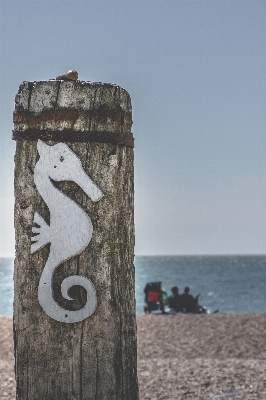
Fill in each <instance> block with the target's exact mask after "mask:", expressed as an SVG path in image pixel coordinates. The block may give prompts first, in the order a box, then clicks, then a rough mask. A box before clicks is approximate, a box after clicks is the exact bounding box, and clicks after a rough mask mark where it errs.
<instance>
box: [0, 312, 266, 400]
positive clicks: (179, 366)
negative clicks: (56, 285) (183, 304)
mask: <svg viewBox="0 0 266 400" xmlns="http://www.w3.org/2000/svg"><path fill="white" fill-rule="evenodd" d="M137 324H138V378H139V389H140V400H142V399H151V400H152V399H153V400H155V399H156V400H157V399H159V400H164V399H165V400H166V399H167V400H176V399H180V400H182V399H202V400H208V399H213V400H214V399H215V400H218V399H243V400H249V399H250V400H251V399H260V400H266V313H258V314H257V313H248V314H212V315H140V314H138V315H137ZM12 334H13V333H12V317H11V316H1V317H0V399H1V400H2V399H10V400H11V399H12V400H14V399H15V378H14V373H13V371H14V358H13V341H12ZM103 400H105V399H103ZM106 400H107V399H106ZM125 400H126V399H125Z"/></svg>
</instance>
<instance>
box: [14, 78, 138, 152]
mask: <svg viewBox="0 0 266 400" xmlns="http://www.w3.org/2000/svg"><path fill="white" fill-rule="evenodd" d="M77 78H78V74H77V72H76V71H68V72H67V73H65V74H61V75H59V76H58V77H57V78H56V79H55V80H49V81H35V82H28V81H25V82H23V83H22V84H21V85H20V87H19V90H18V93H17V95H16V98H15V111H14V118H13V121H14V131H13V139H15V140H37V139H42V140H55V141H65V142H87V141H94V142H106V143H113V144H120V145H125V146H129V147H134V139H133V135H132V133H131V126H132V107H131V100H130V96H129V94H128V92H127V91H126V90H124V89H122V88H121V87H120V86H117V85H115V84H110V83H101V82H85V81H80V80H77Z"/></svg>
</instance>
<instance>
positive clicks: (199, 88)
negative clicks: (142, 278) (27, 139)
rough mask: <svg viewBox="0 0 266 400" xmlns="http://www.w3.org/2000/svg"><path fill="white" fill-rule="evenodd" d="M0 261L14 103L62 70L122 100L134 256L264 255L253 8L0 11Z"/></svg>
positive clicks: (52, 6) (135, 5) (265, 104)
mask: <svg viewBox="0 0 266 400" xmlns="http://www.w3.org/2000/svg"><path fill="white" fill-rule="evenodd" d="M0 18H1V20H0V77H1V79H0V81H1V83H0V91H1V93H0V122H1V123H0V135H1V136H0V138H1V141H0V146H1V153H0V157H1V171H0V206H1V209H0V228H1V230H0V235H1V236H0V256H2V257H7V256H13V255H14V246H15V245H14V228H13V207H14V198H13V171H14V153H15V142H14V141H12V140H11V137H12V129H13V123H12V113H13V110H14V98H15V95H16V93H17V90H18V87H19V85H20V83H21V82H23V81H37V80H48V79H51V78H55V77H56V76H57V75H58V74H60V73H63V72H65V71H67V70H69V69H75V70H76V71H78V73H79V79H81V80H87V81H96V82H106V83H116V84H118V85H119V86H122V87H123V88H124V89H126V90H127V91H128V92H129V94H130V96H131V100H132V106H133V122H134V123H133V126H132V132H133V133H134V137H135V230H136V247H135V254H136V255H159V254H161V255H163V254H172V255H174V254H176V255H178V254H188V255H190V254H266V161H265V153H266V79H265V74H266V23H265V21H266V3H265V1H264V0H261V1H259V0H258V1H257V0H249V1H246V0H240V1H238V0H229V1H228V0H217V1H214V0H212V1H211V0H210V1H205V0H200V1H190V0H180V1H178V0H175V1H173V0H149V1H147V0H141V1H127V0H123V1H122V0H121V1H117V0H116V1H113V0H108V1H102V0H97V1H90V0H89V1H83V0H76V1H68V0H63V1H62V0H54V1H49V0H46V1H45V0H35V1H29V0H24V1H23V0H18V1H14V0H0Z"/></svg>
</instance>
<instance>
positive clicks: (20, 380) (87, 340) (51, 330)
mask: <svg viewBox="0 0 266 400" xmlns="http://www.w3.org/2000/svg"><path fill="white" fill-rule="evenodd" d="M96 104H98V105H99V104H100V105H101V107H103V108H104V107H105V105H106V108H107V109H108V110H109V111H110V110H113V111H114V110H116V109H118V110H120V111H119V112H120V113H118V114H116V113H115V112H114V114H112V113H111V112H110V113H109V111H108V113H109V114H108V115H113V117H112V118H113V119H112V120H109V119H108V118H109V117H108V118H107V117H106V118H105V117H104V118H103V120H102V122H101V115H99V107H98V106H96ZM97 107H98V108H97ZM67 110H70V111H71V110H72V111H73V113H71V112H70V114H69V118H65V116H66V115H68V114H67ZM89 110H93V112H92V113H91V114H90V113H87V114H86V112H87V111H89ZM59 112H61V114H59ZM122 114H123V115H124V119H123V121H122V119H121V115H122ZM60 115H61V116H60ZM73 115H75V116H77V119H76V120H75V121H74V120H73ZM86 118H87V119H86ZM110 118H111V117H110ZM121 121H122V122H121ZM131 122H132V119H131V104H130V98H129V95H128V94H127V92H126V91H124V90H123V89H121V88H119V87H117V86H116V85H105V84H93V83H91V82H79V81H77V82H61V81H48V82H24V83H23V84H22V86H21V87H20V89H19V94H18V95H17V97H16V111H15V115H14V123H15V129H18V130H19V129H22V130H25V129H27V128H33V127H34V128H37V129H40V130H42V129H47V128H49V129H50V130H53V129H56V130H60V129H64V127H66V126H67V127H68V128H69V127H70V128H71V129H73V135H74V134H75V129H77V130H82V129H85V130H88V129H90V130H92V129H94V130H95V132H100V131H101V129H102V130H104V131H105V132H106V131H109V132H113V131H114V130H116V131H117V129H120V132H122V133H123V132H127V133H128V132H129V130H130V128H131ZM47 143H48V144H50V145H53V144H55V142H52V141H48V142H47ZM67 145H68V146H69V147H70V148H71V149H72V150H73V151H74V152H75V153H76V154H77V155H78V157H79V158H80V160H81V162H82V166H83V168H84V170H85V171H86V173H87V174H88V175H89V176H90V178H91V179H92V180H93V181H94V182H95V183H97V185H98V186H99V187H100V189H101V190H102V191H103V193H104V197H103V198H102V199H101V201H100V202H98V203H93V202H92V201H91V200H90V199H89V198H88V197H87V196H86V195H85V193H84V192H83V191H82V189H81V188H80V187H79V186H77V185H76V184H75V183H73V182H60V183H56V185H57V186H58V187H59V188H60V190H62V191H63V192H64V193H65V194H66V195H67V196H69V197H71V198H72V199H73V200H74V201H76V202H77V203H78V204H79V205H80V206H81V207H82V208H83V209H84V210H85V212H87V213H88V214H89V216H90V218H91V220H92V223H93V227H94V232H93V236H92V240H91V242H90V243H89V245H88V247H87V248H86V249H85V250H84V251H83V252H82V253H81V254H80V255H79V256H76V257H74V258H73V259H70V260H68V261H66V262H64V263H62V264H61V265H60V266H59V267H58V268H57V270H56V272H55V274H54V294H55V299H56V301H57V302H58V303H59V304H60V305H61V306H62V307H64V308H66V309H72V310H76V309H79V308H81V307H82V306H83V305H84V301H85V299H86V293H84V290H82V288H81V287H74V288H73V289H71V291H70V295H71V296H72V297H74V298H75V301H73V302H72V301H69V300H66V299H64V298H63V297H62V295H61V289H60V285H61V282H62V281H63V279H64V278H65V277H66V276H70V275H73V274H78V275H84V276H86V277H87V278H89V279H90V280H91V281H92V282H93V284H94V286H95V288H96V293H97V309H96V311H95V313H94V314H93V315H92V316H91V317H89V318H87V319H86V320H84V321H82V322H78V323H73V324H65V323H60V322H57V321H55V320H54V319H52V318H50V317H49V316H48V315H47V314H45V312H44V311H43V309H42V308H41V306H40V304H39V302H38V294H37V292H38V283H39V279H40V276H41V273H42V270H43V268H44V265H45V262H46V260H47V257H48V255H49V245H47V246H45V247H44V248H42V249H41V250H39V251H37V252H36V253H34V254H32V255H31V254H30V245H31V241H30V238H31V236H32V233H31V228H32V221H33V215H34V212H35V211H38V212H39V213H40V214H41V215H42V216H43V217H44V219H45V220H46V221H47V222H48V223H49V209H48V208H47V206H46V204H45V203H44V201H43V200H42V198H41V196H40V195H39V193H38V191H37V189H36V187H35V185H34V181H33V171H34V167H35V164H36V161H37V159H38V153H37V148H36V147H37V142H36V141H29V140H20V141H17V148H16V156H15V233H16V258H15V273H14V286H15V291H14V343H15V359H16V366H15V371H16V381H17V399H19V400H25V399H28V400H40V399H42V400H52V399H53V400H54V399H58V400H61V399H62V400H76V399H77V400H87V399H88V400H89V399H94V400H100V399H101V400H103V399H108V400H109V399H110V400H111V399H117V400H122V399H123V400H136V399H138V385H137V365H136V363H137V358H136V357H137V355H136V320H135V289H134V265H133V257H134V221H133V206H134V205H133V201H134V198H133V197H134V182H133V149H132V148H129V147H125V146H118V145H112V144H109V143H97V142H93V143H89V142H87V143H75V142H74V143H73V142H71V143H70V142H69V143H67ZM58 206H59V207H60V204H59V205H58Z"/></svg>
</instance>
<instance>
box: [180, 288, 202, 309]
mask: <svg viewBox="0 0 266 400" xmlns="http://www.w3.org/2000/svg"><path fill="white" fill-rule="evenodd" d="M189 291H190V289H189V287H188V286H186V287H185V289H184V293H183V294H182V295H181V296H180V303H181V309H182V311H185V312H188V313H193V312H195V311H196V309H197V305H198V299H199V296H200V294H197V295H196V296H195V298H194V297H193V296H191V294H189Z"/></svg>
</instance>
